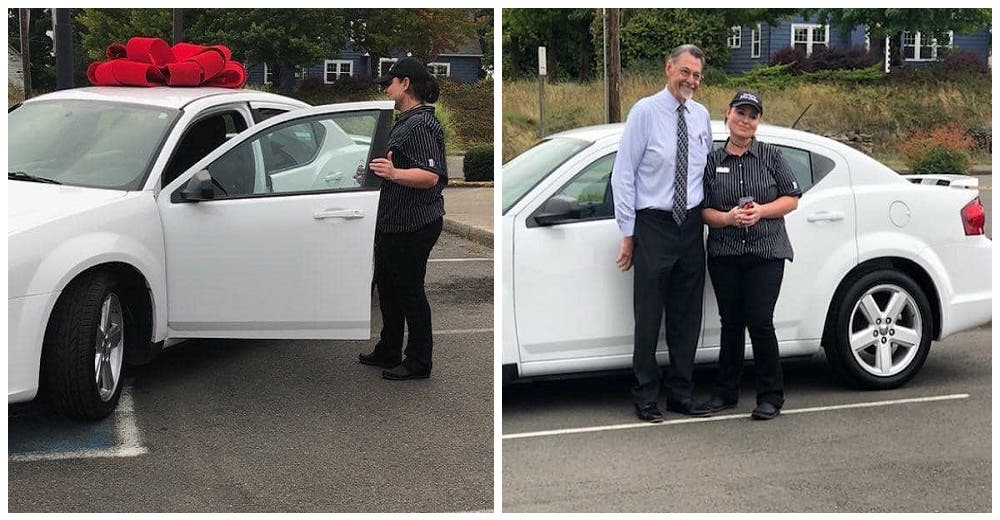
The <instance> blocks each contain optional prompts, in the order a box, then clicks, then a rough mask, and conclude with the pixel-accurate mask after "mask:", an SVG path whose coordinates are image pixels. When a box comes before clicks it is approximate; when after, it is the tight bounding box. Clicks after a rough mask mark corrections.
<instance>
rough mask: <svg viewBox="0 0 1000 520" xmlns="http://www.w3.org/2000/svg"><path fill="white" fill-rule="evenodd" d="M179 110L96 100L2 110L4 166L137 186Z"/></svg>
mask: <svg viewBox="0 0 1000 520" xmlns="http://www.w3.org/2000/svg"><path fill="white" fill-rule="evenodd" d="M178 114H179V112H178V111H177V110H173V109H167V108H161V107H150V106H143V105H132V104H125V103H106V102H99V101H86V102H84V101H67V100H51V101H36V102H28V103H25V104H23V105H22V106H21V107H20V108H18V109H16V110H13V111H12V112H10V113H9V114H8V115H7V125H8V126H7V130H8V133H7V139H8V140H7V154H8V155H7V170H8V171H11V172H14V171H21V172H25V173H27V174H30V175H34V176H37V177H44V178H48V179H55V180H57V181H59V182H61V183H63V184H70V185H75V186H89V187H95V188H110V189H121V190H133V189H138V187H139V186H140V185H141V183H142V182H143V181H144V180H145V179H146V175H148V173H149V169H150V167H151V166H152V162H153V160H152V159H153V155H154V154H155V153H157V152H158V150H159V148H160V146H161V144H162V143H163V140H164V138H165V136H166V133H167V131H168V130H169V129H170V127H171V126H172V125H173V123H174V121H175V119H176V118H177V116H178Z"/></svg>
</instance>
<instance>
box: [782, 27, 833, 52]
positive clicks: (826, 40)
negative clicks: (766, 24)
mask: <svg viewBox="0 0 1000 520" xmlns="http://www.w3.org/2000/svg"><path fill="white" fill-rule="evenodd" d="M799 29H805V30H806V41H805V42H796V41H795V31H797V30H799ZM817 29H822V30H823V41H814V40H813V33H815V32H816V30H817ZM790 41H791V42H792V44H791V45H792V47H793V48H794V47H795V44H796V43H805V45H806V56H812V53H813V44H814V43H822V44H823V45H825V46H826V48H827V49H829V48H830V26H828V25H823V24H818V23H793V24H792V32H791V39H790Z"/></svg>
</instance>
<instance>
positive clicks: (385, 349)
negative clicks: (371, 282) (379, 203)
mask: <svg viewBox="0 0 1000 520" xmlns="http://www.w3.org/2000/svg"><path fill="white" fill-rule="evenodd" d="M441 225H442V219H440V218H438V219H437V220H435V221H433V222H431V223H430V224H427V225H426V226H424V227H423V228H420V229H418V230H416V231H413V232H408V233H377V234H376V236H375V286H376V288H377V289H378V303H379V309H380V310H381V311H382V332H381V333H380V336H379V341H378V343H377V344H376V345H375V353H377V354H378V356H379V357H382V358H389V359H398V358H399V357H400V351H401V350H403V324H404V322H405V323H406V326H407V327H408V328H409V332H410V335H409V337H408V339H407V341H406V350H405V352H403V354H405V355H406V359H404V360H403V365H404V366H406V367H407V368H409V369H410V370H414V371H424V370H427V371H429V370H430V369H431V353H432V350H433V346H434V341H433V339H432V337H431V306H430V304H429V303H428V302H427V294H426V293H425V292H424V276H425V275H426V274H427V258H428V257H429V256H430V254H431V249H432V248H433V247H434V244H435V243H437V239H438V236H440V235H441Z"/></svg>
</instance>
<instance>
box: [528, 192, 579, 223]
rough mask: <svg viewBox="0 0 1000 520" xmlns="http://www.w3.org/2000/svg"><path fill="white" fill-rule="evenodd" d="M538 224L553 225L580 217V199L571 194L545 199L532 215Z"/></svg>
mask: <svg viewBox="0 0 1000 520" xmlns="http://www.w3.org/2000/svg"><path fill="white" fill-rule="evenodd" d="M532 219H533V220H534V222H535V225H536V226H552V225H555V224H562V223H565V222H573V221H576V220H579V219H580V201H578V200H576V199H575V198H573V197H570V196H569V195H556V196H554V197H552V198H551V199H549V200H547V201H545V204H542V207H540V208H538V211H536V212H535V214H534V215H533V216H532Z"/></svg>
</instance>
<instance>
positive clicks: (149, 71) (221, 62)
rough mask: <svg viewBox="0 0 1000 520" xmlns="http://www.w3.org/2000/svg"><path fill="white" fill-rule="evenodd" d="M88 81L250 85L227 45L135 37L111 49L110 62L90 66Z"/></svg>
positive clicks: (99, 83)
mask: <svg viewBox="0 0 1000 520" xmlns="http://www.w3.org/2000/svg"><path fill="white" fill-rule="evenodd" d="M87 78H88V79H90V82H91V83H92V84H94V85H102V86H104V85H111V86H130V87H156V86H160V85H169V86H173V87H198V86H205V87H224V88H241V87H243V85H244V84H245V83H246V82H247V71H246V69H245V68H244V67H243V64H242V63H240V62H238V61H232V53H231V52H230V51H229V48H228V47H226V46H225V45H211V46H208V47H206V46H204V45H195V44H193V43H178V44H177V45H174V46H173V47H172V48H171V47H170V46H169V45H167V42H165V41H163V40H162V39H160V38H145V37H141V36H139V37H135V38H132V39H130V40H129V41H128V43H127V44H125V45H122V44H120V43H114V44H112V45H110V46H109V47H108V60H107V61H98V62H94V63H91V64H90V66H89V67H87Z"/></svg>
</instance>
